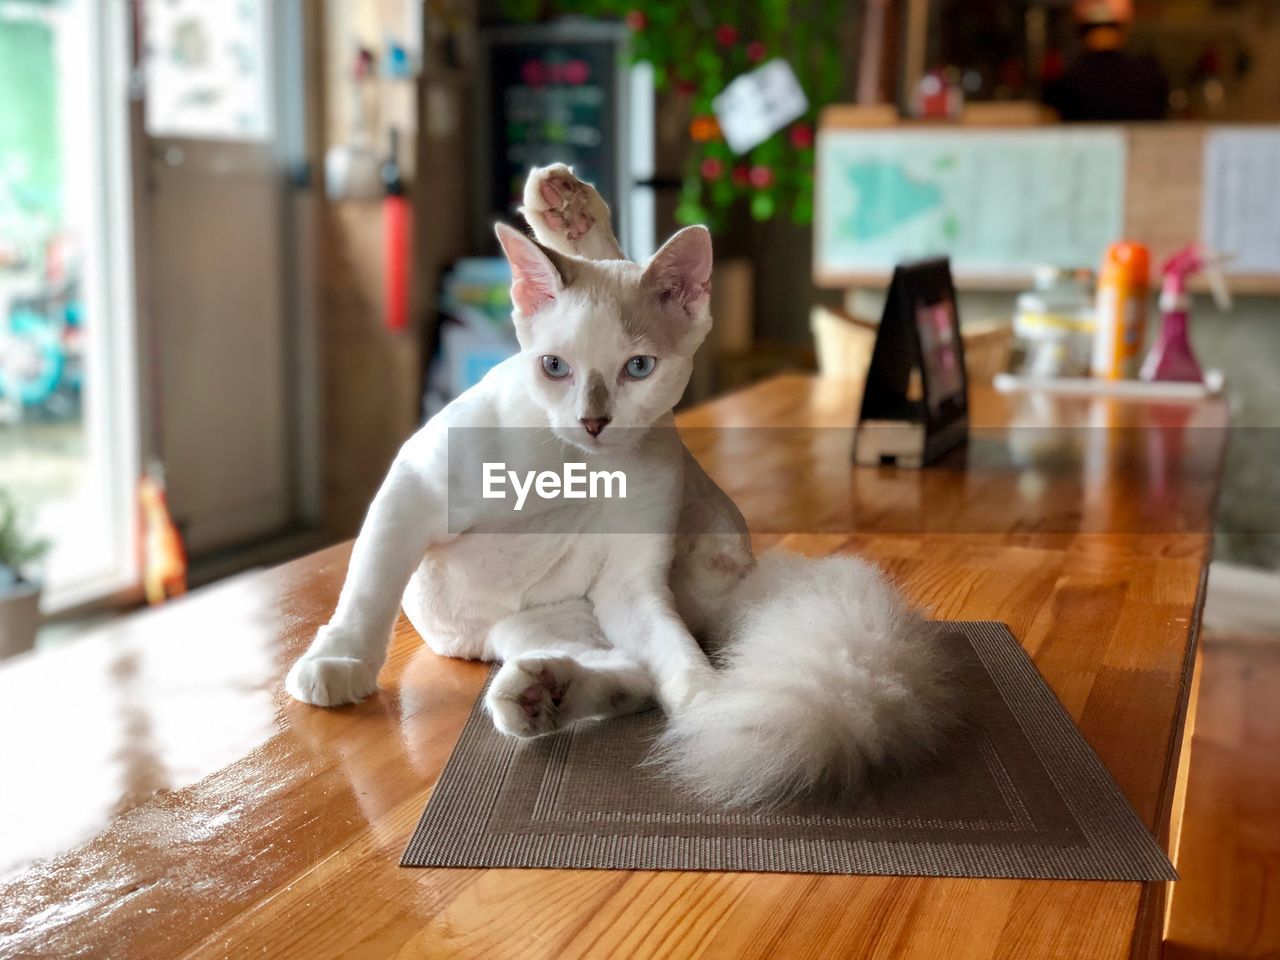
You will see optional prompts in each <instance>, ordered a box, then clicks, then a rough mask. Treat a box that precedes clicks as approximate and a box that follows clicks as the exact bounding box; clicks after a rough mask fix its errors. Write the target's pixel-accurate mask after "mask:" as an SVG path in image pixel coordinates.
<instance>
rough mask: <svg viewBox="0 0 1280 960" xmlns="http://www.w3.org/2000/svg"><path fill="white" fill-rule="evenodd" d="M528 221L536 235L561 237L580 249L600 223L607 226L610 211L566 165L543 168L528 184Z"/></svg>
mask: <svg viewBox="0 0 1280 960" xmlns="http://www.w3.org/2000/svg"><path fill="white" fill-rule="evenodd" d="M523 213H524V215H525V218H526V219H528V220H529V222H530V224H531V225H533V227H534V232H535V233H537V234H541V233H543V232H544V231H545V233H548V234H552V235H555V236H558V237H560V238H562V239H563V241H565V242H566V243H567V244H569V245H570V246H576V245H577V243H578V242H579V241H580V240H582V239H583V238H584V237H585V236H586V235H587V234H588V233H590V232H591V230H592V228H594V227H595V225H596V224H597V223H599V222H602V221H604V222H607V221H608V219H609V208H608V207H606V206H605V205H604V201H603V200H602V199H601V198H600V194H599V193H597V192H596V189H595V187H593V186H591V184H589V183H583V182H582V181H581V180H579V179H578V178H577V177H576V176H575V175H574V173H573V170H571V169H570V168H569V167H567V166H565V165H564V164H563V163H553V164H551V165H550V166H546V167H539V168H538V169H536V170H534V171H533V172H532V173H530V174H529V179H528V181H526V183H525V189H524V208H523Z"/></svg>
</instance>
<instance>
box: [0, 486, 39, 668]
mask: <svg viewBox="0 0 1280 960" xmlns="http://www.w3.org/2000/svg"><path fill="white" fill-rule="evenodd" d="M48 549H49V544H48V543H47V542H46V541H44V540H39V539H37V538H35V537H32V536H30V535H29V534H28V533H27V531H26V528H25V525H24V524H23V522H22V516H21V512H20V511H19V510H18V505H17V504H16V503H15V502H14V500H13V497H11V496H10V495H9V494H8V493H6V492H5V491H3V490H0V660H3V659H4V658H5V657H12V656H13V655H14V654H18V653H23V652H25V651H27V650H30V649H31V648H32V647H34V646H35V644H36V629H37V628H38V627H39V626H40V581H39V580H38V579H37V578H36V577H35V576H34V575H33V574H32V573H31V567H32V565H33V564H35V563H36V561H38V560H39V559H40V558H41V557H43V556H44V555H45V553H46V552H47V551H48Z"/></svg>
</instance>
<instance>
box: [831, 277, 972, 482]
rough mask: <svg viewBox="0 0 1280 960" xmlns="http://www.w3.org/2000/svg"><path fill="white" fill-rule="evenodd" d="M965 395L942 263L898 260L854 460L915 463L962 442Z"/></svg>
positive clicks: (952, 300)
mask: <svg viewBox="0 0 1280 960" xmlns="http://www.w3.org/2000/svg"><path fill="white" fill-rule="evenodd" d="M968 428H969V392H968V381H967V380H966V378H965V368H964V342H963V340H962V339H961V336H960V316H959V310H958V308H957V305H956V292H955V285H954V284H953V283H952V279H951V267H950V264H949V262H948V261H947V260H945V259H941V260H923V261H920V262H917V263H908V264H902V265H899V266H898V267H897V268H895V270H894V273H893V282H892V284H891V285H890V287H889V295H888V298H887V299H886V300H885V306H884V314H883V316H882V317H881V319H880V329H879V332H878V333H877V334H876V344H875V349H874V350H873V351H872V354H871V363H870V366H869V367H868V369H867V382H866V387H865V388H864V390H863V394H862V409H861V411H860V414H859V417H858V432H857V437H856V439H855V442H854V459H855V460H856V461H857V462H858V463H859V464H863V465H878V464H886V465H887V464H893V465H897V466H905V467H919V466H923V465H924V464H926V463H929V462H930V461H932V460H935V459H937V458H938V457H940V456H942V455H943V454H944V453H946V452H947V451H948V450H951V449H952V448H954V447H955V446H957V445H958V444H961V443H963V442H964V440H965V437H966V436H967V434H968Z"/></svg>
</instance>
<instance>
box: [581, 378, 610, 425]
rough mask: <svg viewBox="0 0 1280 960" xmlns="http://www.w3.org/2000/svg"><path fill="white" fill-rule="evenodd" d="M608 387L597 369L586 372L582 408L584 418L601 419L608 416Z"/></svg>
mask: <svg viewBox="0 0 1280 960" xmlns="http://www.w3.org/2000/svg"><path fill="white" fill-rule="evenodd" d="M609 407H610V403H609V387H608V385H607V384H606V383H605V382H604V377H603V376H602V375H601V374H600V371H598V370H592V371H591V372H590V373H589V374H587V389H586V398H585V403H584V404H583V409H582V418H583V419H584V420H603V419H606V418H607V417H608V416H609Z"/></svg>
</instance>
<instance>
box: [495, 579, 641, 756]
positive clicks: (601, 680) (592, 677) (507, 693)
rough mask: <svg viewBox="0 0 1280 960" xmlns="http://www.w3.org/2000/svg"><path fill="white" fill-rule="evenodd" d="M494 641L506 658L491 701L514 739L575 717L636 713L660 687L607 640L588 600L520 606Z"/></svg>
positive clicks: (534, 734)
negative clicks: (613, 648)
mask: <svg viewBox="0 0 1280 960" xmlns="http://www.w3.org/2000/svg"><path fill="white" fill-rule="evenodd" d="M489 645H490V647H491V648H492V650H493V652H494V654H495V655H496V656H497V657H498V658H499V659H501V660H502V661H503V664H502V667H501V668H500V669H499V670H498V673H497V675H496V676H495V677H494V678H493V682H492V683H491V684H490V685H489V690H488V692H487V693H486V694H485V706H486V707H487V708H488V710H489V714H490V715H491V716H492V717H493V724H494V726H495V727H497V728H498V730H499V731H501V732H502V733H505V734H507V735H509V736H513V737H539V736H543V735H544V734H548V733H555V732H556V731H557V730H561V729H563V728H564V727H566V726H568V725H569V724H571V723H573V722H574V721H576V720H585V719H588V718H590V717H613V716H621V715H623V714H628V713H636V712H638V711H640V710H644V709H646V708H648V707H650V706H652V705H653V702H654V688H653V682H652V680H651V678H650V677H649V674H648V672H647V671H646V670H645V669H644V667H643V666H641V665H640V664H639V663H638V662H636V661H635V660H633V659H632V658H630V657H628V656H626V655H625V654H623V653H621V652H620V651H617V650H611V649H609V648H608V647H606V646H605V644H604V635H603V633H602V632H601V631H600V626H599V624H598V623H597V622H596V619H595V614H594V613H593V612H592V609H591V605H590V604H589V603H588V602H587V601H586V600H571V601H567V602H565V603H558V604H551V605H549V606H545V607H535V608H532V609H529V610H522V611H521V612H519V613H516V614H513V615H512V616H509V617H506V618H504V619H503V620H500V621H499V622H498V623H497V624H495V625H494V626H493V628H492V629H491V631H490V633H489Z"/></svg>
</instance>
